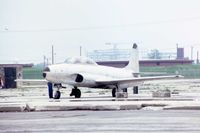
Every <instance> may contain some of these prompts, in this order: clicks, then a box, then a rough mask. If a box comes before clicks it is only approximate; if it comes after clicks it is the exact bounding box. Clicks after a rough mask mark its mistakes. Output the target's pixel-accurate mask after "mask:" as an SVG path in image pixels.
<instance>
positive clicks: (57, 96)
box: [54, 91, 61, 99]
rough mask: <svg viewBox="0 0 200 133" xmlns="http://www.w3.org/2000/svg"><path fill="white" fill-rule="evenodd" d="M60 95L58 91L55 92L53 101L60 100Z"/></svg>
mask: <svg viewBox="0 0 200 133" xmlns="http://www.w3.org/2000/svg"><path fill="white" fill-rule="evenodd" d="M60 96H61V93H60V91H56V93H55V95H54V99H60Z"/></svg>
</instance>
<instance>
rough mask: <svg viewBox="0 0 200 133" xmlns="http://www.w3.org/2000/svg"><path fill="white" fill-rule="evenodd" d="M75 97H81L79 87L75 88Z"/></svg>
mask: <svg viewBox="0 0 200 133" xmlns="http://www.w3.org/2000/svg"><path fill="white" fill-rule="evenodd" d="M74 96H75V98H80V97H81V91H80V90H79V89H75V94H74Z"/></svg>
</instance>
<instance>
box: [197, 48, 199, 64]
mask: <svg viewBox="0 0 200 133" xmlns="http://www.w3.org/2000/svg"><path fill="white" fill-rule="evenodd" d="M197 64H199V51H197Z"/></svg>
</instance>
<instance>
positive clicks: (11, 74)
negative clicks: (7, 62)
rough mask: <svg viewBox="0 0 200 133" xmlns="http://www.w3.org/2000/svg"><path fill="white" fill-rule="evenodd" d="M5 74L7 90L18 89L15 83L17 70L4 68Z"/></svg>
mask: <svg viewBox="0 0 200 133" xmlns="http://www.w3.org/2000/svg"><path fill="white" fill-rule="evenodd" d="M4 72H5V88H16V87H17V84H16V82H15V79H16V68H14V67H6V68H4Z"/></svg>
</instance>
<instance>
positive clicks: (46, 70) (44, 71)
mask: <svg viewBox="0 0 200 133" xmlns="http://www.w3.org/2000/svg"><path fill="white" fill-rule="evenodd" d="M46 72H50V69H49V67H46V68H45V69H44V70H43V73H42V76H43V77H44V78H46V76H47V73H46Z"/></svg>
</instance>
